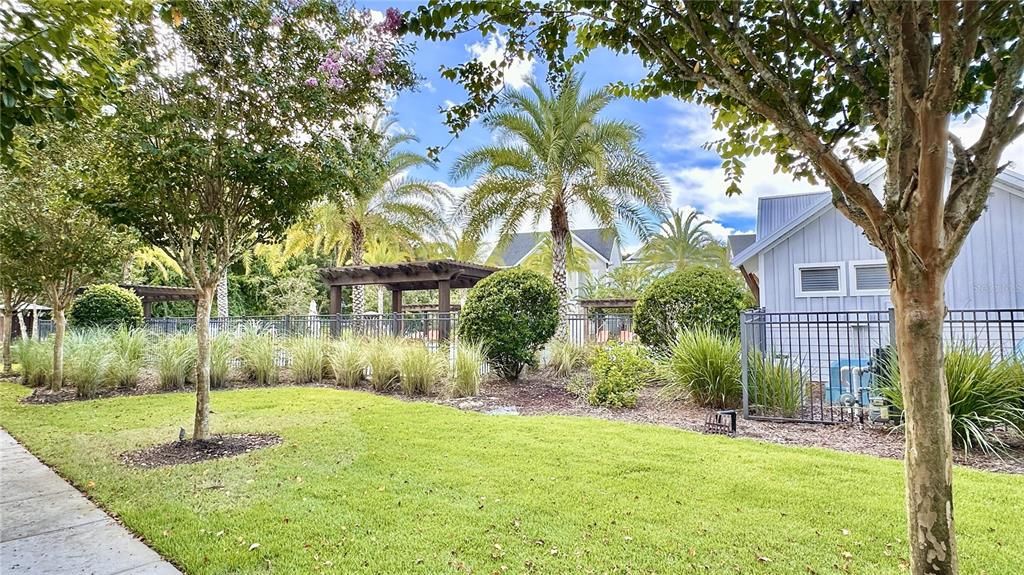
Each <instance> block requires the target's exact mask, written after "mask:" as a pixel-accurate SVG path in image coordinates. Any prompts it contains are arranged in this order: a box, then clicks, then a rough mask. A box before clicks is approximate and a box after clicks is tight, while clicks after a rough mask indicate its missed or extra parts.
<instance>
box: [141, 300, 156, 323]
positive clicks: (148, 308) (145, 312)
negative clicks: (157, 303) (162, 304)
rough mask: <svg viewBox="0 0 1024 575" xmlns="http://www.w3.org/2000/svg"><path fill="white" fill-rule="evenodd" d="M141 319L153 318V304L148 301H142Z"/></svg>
mask: <svg viewBox="0 0 1024 575" xmlns="http://www.w3.org/2000/svg"><path fill="white" fill-rule="evenodd" d="M142 317H143V318H145V319H149V318H151V317H153V302H152V300H149V299H144V300H142Z"/></svg>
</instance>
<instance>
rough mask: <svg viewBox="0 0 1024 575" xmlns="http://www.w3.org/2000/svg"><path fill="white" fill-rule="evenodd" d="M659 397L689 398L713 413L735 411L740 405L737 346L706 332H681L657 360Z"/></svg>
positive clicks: (730, 340) (706, 329) (724, 337)
mask: <svg viewBox="0 0 1024 575" xmlns="http://www.w3.org/2000/svg"><path fill="white" fill-rule="evenodd" d="M659 364H660V368H661V370H660V371H661V375H662V379H663V380H664V381H665V385H664V387H662V390H661V393H662V394H663V396H664V397H666V398H668V399H673V400H676V399H683V398H686V397H689V398H690V399H692V400H693V401H694V402H696V403H697V404H698V405H702V406H704V407H712V408H715V409H722V408H730V407H737V406H739V404H740V403H741V402H742V401H743V384H742V382H741V380H740V376H741V370H740V342H739V340H738V339H736V338H734V337H726V336H722V335H719V334H717V333H715V332H713V331H711V330H710V329H708V328H700V329H694V330H689V331H681V332H679V334H678V335H677V336H676V341H675V343H674V344H672V347H671V349H670V350H669V351H668V353H666V354H664V355H663V356H662V357H661V358H660V362H659Z"/></svg>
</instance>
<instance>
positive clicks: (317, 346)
mask: <svg viewBox="0 0 1024 575" xmlns="http://www.w3.org/2000/svg"><path fill="white" fill-rule="evenodd" d="M288 352H289V353H290V354H291V371H292V377H294V378H295V382H296V383H313V382H316V383H319V382H321V381H323V379H324V372H325V371H327V342H325V341H324V340H322V339H320V338H318V337H295V338H292V339H291V340H289V341H288Z"/></svg>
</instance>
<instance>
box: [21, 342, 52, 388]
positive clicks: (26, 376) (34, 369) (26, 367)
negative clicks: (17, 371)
mask: <svg viewBox="0 0 1024 575" xmlns="http://www.w3.org/2000/svg"><path fill="white" fill-rule="evenodd" d="M13 356H14V361H15V363H18V364H20V365H21V383H22V384H24V385H27V386H29V387H42V386H44V385H46V384H47V383H49V382H50V376H51V375H52V374H53V340H52V339H44V340H42V341H37V340H34V339H23V340H21V341H19V342H18V343H17V344H15V346H14V353H13Z"/></svg>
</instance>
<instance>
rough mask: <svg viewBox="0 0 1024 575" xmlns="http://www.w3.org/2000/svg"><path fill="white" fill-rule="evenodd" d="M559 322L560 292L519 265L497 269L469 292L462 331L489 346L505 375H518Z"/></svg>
mask: <svg viewBox="0 0 1024 575" xmlns="http://www.w3.org/2000/svg"><path fill="white" fill-rule="evenodd" d="M557 327H558V292H557V291H555V286H554V284H552V283H551V280H549V279H548V278H546V277H544V276H542V275H540V274H539V273H536V272H532V271H527V270H523V269H519V268H510V269H507V270H501V271H499V272H495V273H494V274H492V275H491V276H489V277H487V278H485V279H484V280H483V281H481V282H480V283H479V284H477V285H476V287H474V288H473V289H471V290H470V291H469V296H468V297H467V298H466V304H465V306H463V308H462V313H461V314H460V315H459V336H460V337H463V338H465V339H467V340H469V341H471V342H475V343H479V344H482V345H483V346H484V349H486V350H487V358H488V361H489V362H490V364H491V366H492V367H493V368H494V369H495V371H496V372H497V373H498V375H500V376H501V377H504V378H506V379H516V378H517V377H519V373H520V372H522V370H523V367H524V366H525V365H527V364H528V363H530V362H531V361H533V358H534V355H535V354H536V353H537V351H538V350H539V349H540V348H541V347H542V346H543V345H544V344H545V343H547V342H548V340H549V339H551V337H552V336H553V335H555V329H556V328H557Z"/></svg>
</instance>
